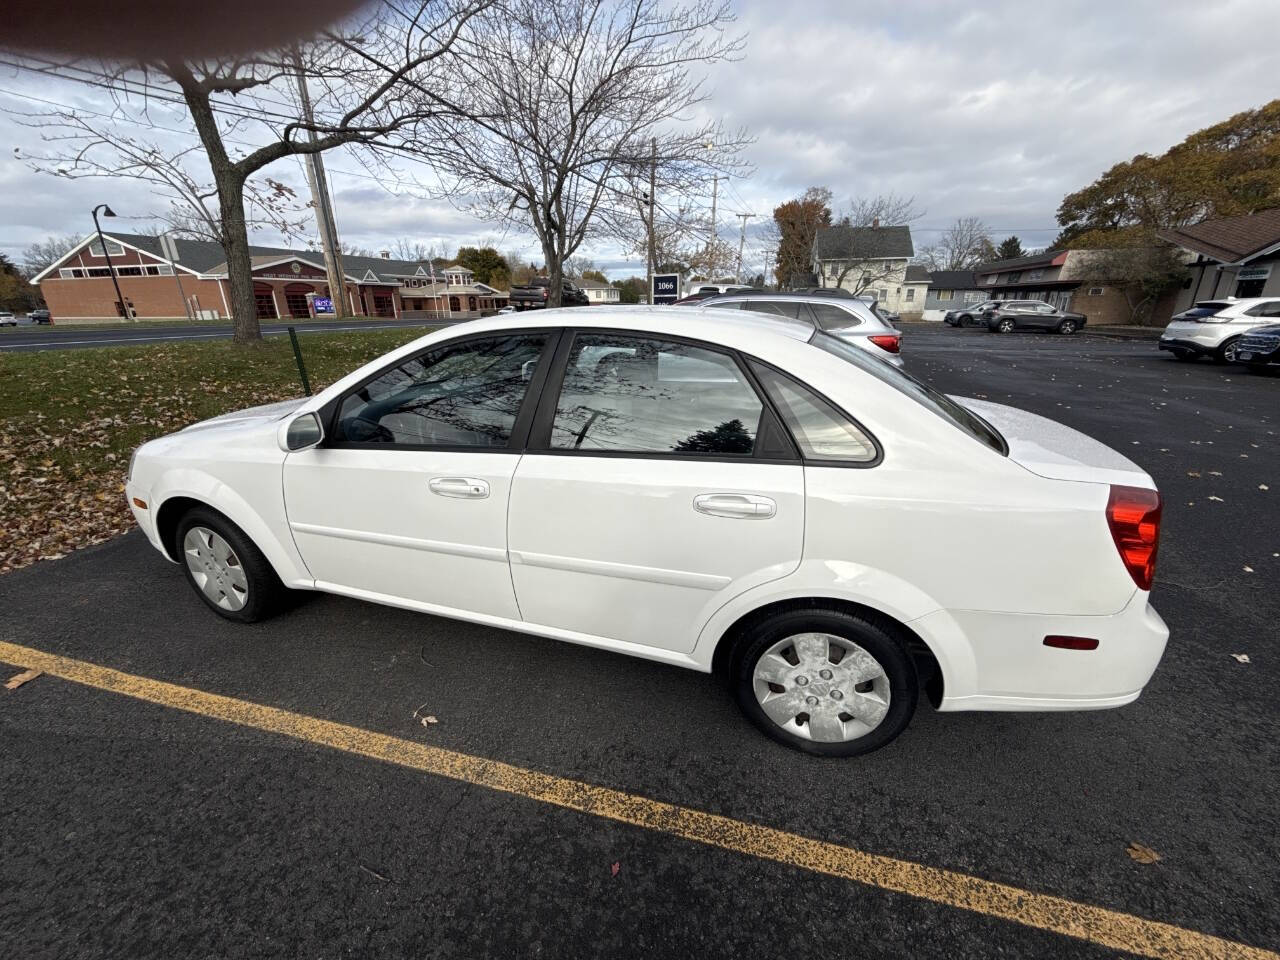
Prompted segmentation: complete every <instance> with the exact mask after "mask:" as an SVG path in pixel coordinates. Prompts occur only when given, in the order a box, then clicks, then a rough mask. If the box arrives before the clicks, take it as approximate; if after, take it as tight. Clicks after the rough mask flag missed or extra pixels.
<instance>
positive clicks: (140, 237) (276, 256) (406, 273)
mask: <svg viewBox="0 0 1280 960" xmlns="http://www.w3.org/2000/svg"><path fill="white" fill-rule="evenodd" d="M103 236H105V237H106V238H107V239H108V240H116V241H119V242H120V243H122V244H124V245H125V246H128V247H135V248H136V249H138V250H141V251H143V252H144V253H148V254H151V255H152V256H154V257H156V258H157V259H159V260H161V261H164V262H167V260H166V258H165V255H164V253H163V251H162V250H161V249H160V238H159V237H153V236H148V235H146V234H140V233H108V232H107V231H105V230H104V231H103ZM96 239H97V236H96V235H94V236H89V237H86V238H85V239H84V240H83V241H82V242H80V243H78V244H76V246H75V247H74V249H72V250H71V251H69V252H68V253H67V254H66V255H65V256H63V257H62V258H61V259H59V260H58V261H57V262H56V263H53V264H51V265H50V266H49V267H47V268H46V269H45V270H44V271H42V272H41V273H40V274H37V275H36V276H35V277H32V282H33V283H34V282H38V281H40V280H43V279H44V278H45V277H46V276H48V275H49V274H51V273H54V272H56V271H57V268H58V267H60V266H61V265H62V264H63V262H65V261H66V260H67V259H69V258H70V257H71V256H72V255H73V254H76V253H78V252H79V251H81V250H82V249H84V247H85V245H86V244H88V243H89V242H91V241H93V240H96ZM174 242H175V243H176V244H177V247H178V263H177V265H178V266H179V267H182V268H184V269H186V270H188V271H190V272H192V273H198V274H204V275H206V276H219V275H225V274H226V272H227V266H226V260H227V256H226V254H225V253H224V252H223V250H222V244H220V243H214V242H213V241H211V240H175V241H174ZM249 256H250V258H251V259H252V260H253V262H254V266H255V267H257V266H261V265H263V264H266V263H272V262H279V261H281V260H287V259H292V258H296V259H298V260H301V261H303V262H304V263H310V264H312V265H315V266H319V268H320V269H322V270H323V269H324V258H323V257H322V256H321V254H320V252H319V251H318V250H291V249H289V248H288V247H259V246H256V245H251V246H250V247H249ZM342 269H343V272H344V273H345V274H346V276H347V279H348V280H355V279H356V278H362V279H363V278H365V276H366V274H368V273H372V274H373V276H374V278H375V281H376V282H378V283H396V282H398V281H397V280H396V279H395V278H397V277H411V276H415V275H420V274H418V270H419V269H422V270H423V272H424V273H430V270H431V268H430V267H429V266H427V265H424V264H422V263H419V262H418V261H416V260H389V259H385V258H383V257H360V256H355V255H354V254H343V256H342ZM449 269H451V270H452V269H453V268H449ZM464 269H465V268H462V267H458V268H457V270H464ZM468 272H470V271H468ZM436 276H438V277H443V276H444V270H443V269H440V270H437V271H436ZM366 282H369V281H368V280H366Z"/></svg>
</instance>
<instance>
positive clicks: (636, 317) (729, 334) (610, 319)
mask: <svg viewBox="0 0 1280 960" xmlns="http://www.w3.org/2000/svg"><path fill="white" fill-rule="evenodd" d="M546 327H601V328H604V329H616V330H639V331H643V332H645V333H659V334H668V335H670V336H681V337H690V338H692V339H695V340H707V341H709V342H712V343H720V344H724V345H726V346H745V345H746V344H747V343H749V342H750V341H751V340H752V339H754V338H759V337H765V338H769V337H779V336H781V337H786V338H787V339H789V340H800V341H807V340H809V339H810V338H811V337H812V336H813V334H814V332H815V327H814V325H813V324H812V323H810V322H809V321H807V320H793V319H790V318H788V317H780V316H770V315H769V314H764V313H751V312H749V311H737V312H729V313H726V312H724V311H722V310H706V309H700V310H673V309H671V308H670V307H669V306H666V305H659V306H648V305H644V304H641V305H638V306H636V305H622V304H600V305H598V306H592V307H586V308H584V307H559V308H549V309H543V310H526V311H524V312H522V313H516V314H510V313H508V314H503V315H501V316H492V317H485V318H483V319H481V320H469V321H467V322H465V323H458V324H453V325H452V326H449V327H446V328H445V330H446V331H448V332H449V333H455V332H456V333H469V332H475V333H482V332H485V331H487V330H521V329H531V330H536V329H542V328H546Z"/></svg>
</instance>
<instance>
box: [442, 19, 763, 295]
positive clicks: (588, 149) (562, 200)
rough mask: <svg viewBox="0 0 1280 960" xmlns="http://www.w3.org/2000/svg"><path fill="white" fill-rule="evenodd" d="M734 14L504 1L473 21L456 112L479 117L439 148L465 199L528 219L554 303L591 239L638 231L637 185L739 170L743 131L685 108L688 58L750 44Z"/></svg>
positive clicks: (694, 98) (694, 94)
mask: <svg viewBox="0 0 1280 960" xmlns="http://www.w3.org/2000/svg"><path fill="white" fill-rule="evenodd" d="M732 19H733V18H732V16H731V14H730V12H729V7H728V4H727V3H722V2H720V0H689V2H688V3H687V4H683V5H681V4H679V3H677V4H676V5H667V4H665V3H662V2H660V0H631V2H626V0H561V2H558V3H550V4H549V3H546V2H545V0H507V2H506V3H504V4H503V5H502V6H501V8H498V7H495V8H493V9H492V10H489V11H486V12H485V13H484V14H482V15H481V16H479V17H477V18H476V19H475V21H474V22H473V23H472V25H471V28H470V29H469V30H468V41H467V42H468V52H469V54H471V55H470V56H468V57H467V59H466V61H465V62H464V63H463V74H462V76H461V83H460V87H461V89H462V90H463V91H464V92H463V94H462V96H463V102H462V109H461V110H460V111H459V112H460V113H463V114H466V115H469V116H472V117H476V118H478V119H479V122H478V123H462V122H457V123H452V124H446V125H444V127H443V128H442V129H441V130H440V132H441V134H442V135H441V136H440V137H438V138H437V139H435V140H434V141H433V142H432V143H431V145H430V151H431V155H432V159H433V161H434V162H436V163H438V164H440V165H442V166H443V167H444V168H445V169H446V170H447V171H448V172H449V174H451V176H452V178H453V180H454V181H456V183H457V184H458V186H459V188H460V189H459V191H458V194H459V195H460V196H465V197H466V200H465V202H464V203H463V205H464V206H465V207H466V209H468V210H469V211H470V212H472V213H474V214H476V215H478V216H480V217H482V218H484V219H487V220H491V221H494V222H497V223H501V224H504V225H514V226H516V227H518V228H531V229H532V230H533V232H534V234H535V235H536V236H537V238H538V241H539V244H540V246H541V247H542V253H543V258H544V260H545V263H546V268H547V273H548V275H549V277H550V296H549V301H548V302H549V304H550V305H551V306H557V305H559V302H560V292H561V279H562V278H563V275H564V263H565V260H566V258H568V257H570V256H572V255H573V254H574V253H575V252H576V251H577V250H578V249H579V247H581V245H582V243H583V242H584V241H585V240H587V239H588V238H589V237H605V236H616V235H618V233H619V231H620V226H619V224H622V223H630V224H631V225H632V229H633V231H634V229H635V224H636V223H637V221H639V220H640V216H639V215H638V214H639V211H638V210H637V206H638V200H637V197H638V194H637V190H638V188H639V185H640V184H644V190H645V192H647V191H648V189H649V187H648V184H649V182H654V183H656V184H659V185H661V187H662V191H661V192H663V193H664V194H667V195H687V194H690V193H694V192H695V188H696V186H697V185H698V184H699V183H706V182H708V181H709V180H710V178H711V175H712V174H713V173H718V172H728V171H734V170H738V171H740V170H742V169H743V164H742V163H741V161H739V160H738V159H737V153H738V150H739V148H740V147H741V146H742V145H743V144H744V143H745V142H746V137H745V136H744V135H743V134H741V133H726V132H725V131H724V130H723V129H722V127H721V126H720V125H719V124H718V123H715V122H711V121H708V122H705V123H699V124H690V123H689V121H688V120H687V118H688V117H689V116H690V115H691V114H693V113H694V112H695V108H696V107H698V105H700V104H701V103H702V102H703V100H704V99H705V97H706V94H705V92H704V90H703V85H702V80H701V79H700V78H696V77H694V75H693V71H694V70H695V69H698V68H701V67H705V66H706V65H708V64H711V63H714V62H716V61H720V60H724V59H728V58H732V57H735V56H736V55H737V54H738V53H739V52H740V50H741V49H742V45H743V41H742V40H741V38H736V37H727V36H726V35H725V32H724V31H725V28H726V27H727V26H728V25H729V24H730V23H731V21H732ZM640 203H647V200H644V201H640ZM641 229H643V227H641Z"/></svg>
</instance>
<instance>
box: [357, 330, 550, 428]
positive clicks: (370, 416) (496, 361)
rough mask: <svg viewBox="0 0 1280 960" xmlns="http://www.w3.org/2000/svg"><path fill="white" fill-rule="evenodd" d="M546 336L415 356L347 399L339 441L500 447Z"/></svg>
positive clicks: (475, 342)
mask: <svg viewBox="0 0 1280 960" xmlns="http://www.w3.org/2000/svg"><path fill="white" fill-rule="evenodd" d="M545 342H546V336H545V335H544V334H526V335H521V336H505V337H493V338H490V339H485V340H468V341H466V342H464V343H460V344H456V345H452V346H444V347H441V348H439V349H437V350H432V351H430V352H428V353H424V354H421V355H419V356H417V357H415V358H413V359H412V360H409V361H407V362H406V363H403V364H401V365H400V366H398V367H395V368H394V369H392V370H388V371H387V372H386V373H383V374H381V375H380V376H378V377H377V378H376V379H374V380H371V381H369V382H368V383H366V384H365V385H364V386H362V387H360V388H359V389H357V390H355V391H353V392H352V393H350V394H348V395H347V396H346V397H345V398H344V399H343V401H342V405H341V407H340V409H339V414H338V429H337V439H339V440H346V441H352V442H358V443H389V444H410V445H415V446H467V447H489V448H493V447H505V446H506V445H507V442H508V441H509V440H510V439H511V429H512V427H514V426H515V422H516V414H517V413H519V412H520V404H521V402H522V401H523V400H524V395H525V391H526V390H527V388H528V382H529V378H530V377H532V376H533V369H534V364H535V362H536V361H537V359H538V355H539V354H540V353H541V352H542V347H543V344H544V343H545Z"/></svg>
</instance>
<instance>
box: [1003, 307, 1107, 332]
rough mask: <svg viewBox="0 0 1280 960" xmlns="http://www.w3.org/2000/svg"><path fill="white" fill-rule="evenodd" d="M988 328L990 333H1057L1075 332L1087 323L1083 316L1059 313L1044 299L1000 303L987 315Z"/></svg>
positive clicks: (1060, 311) (1066, 312)
mask: <svg viewBox="0 0 1280 960" xmlns="http://www.w3.org/2000/svg"><path fill="white" fill-rule="evenodd" d="M986 319H987V329H988V330H990V331H991V332H992V333H1013V331H1015V330H1056V331H1057V332H1058V333H1066V334H1071V333H1075V332H1076V331H1077V330H1079V329H1080V328H1081V327H1083V326H1084V325H1085V323H1086V322H1087V321H1088V319H1089V318H1088V317H1086V316H1085V315H1084V314H1083V313H1070V312H1068V311H1066V310H1060V309H1058V308H1057V307H1055V306H1054V305H1053V304H1051V303H1045V302H1044V301H1043V300H1001V301H1000V302H999V305H998V306H997V307H996V308H995V309H994V310H991V311H989V312H988V313H987V317H986Z"/></svg>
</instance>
